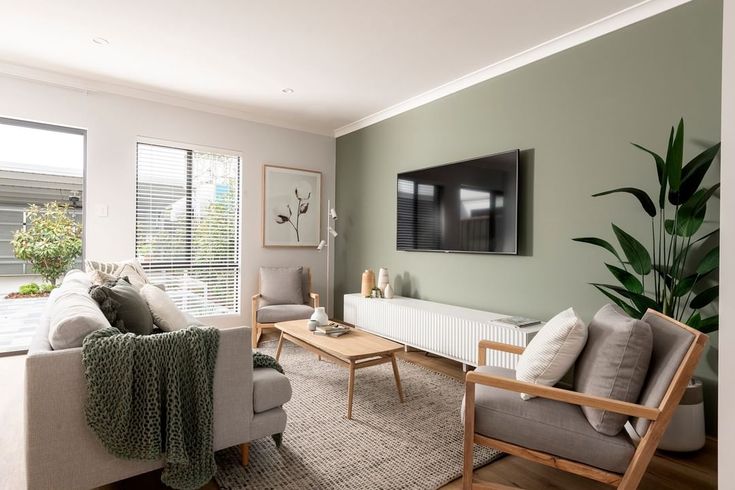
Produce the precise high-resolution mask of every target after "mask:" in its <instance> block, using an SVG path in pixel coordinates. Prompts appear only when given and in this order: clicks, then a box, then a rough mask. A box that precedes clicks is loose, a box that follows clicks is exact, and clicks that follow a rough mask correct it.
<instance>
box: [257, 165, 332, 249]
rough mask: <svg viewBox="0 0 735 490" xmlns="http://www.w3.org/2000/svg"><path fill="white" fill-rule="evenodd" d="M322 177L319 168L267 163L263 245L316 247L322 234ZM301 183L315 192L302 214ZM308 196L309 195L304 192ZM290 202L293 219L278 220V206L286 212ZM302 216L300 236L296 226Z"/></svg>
mask: <svg viewBox="0 0 735 490" xmlns="http://www.w3.org/2000/svg"><path fill="white" fill-rule="evenodd" d="M321 181H322V174H321V172H317V171H310V170H301V169H296V168H289V167H278V166H273V165H264V166H263V246H264V247H316V246H317V245H318V244H319V241H320V239H321V238H320V236H321V194H322V189H321ZM297 186H298V187H299V188H301V189H303V190H306V191H307V192H308V191H310V192H311V195H310V197H309V198H308V200H306V201H303V202H308V210H307V211H306V213H304V214H301V215H298V213H297V208H298V203H299V201H298V199H297V197H296V194H295V190H296V187H297ZM300 197H302V198H305V197H306V196H305V195H300ZM286 205H288V206H290V210H291V214H290V219H291V223H289V222H286V223H278V221H277V219H276V217H277V214H278V213H277V210H279V212H280V213H281V214H282V213H284V212H285V210H284V206H286ZM297 219H298V230H299V233H298V238H299V240H297V234H296V230H295V229H294V226H295V225H296V223H297Z"/></svg>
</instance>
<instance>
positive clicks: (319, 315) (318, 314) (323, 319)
mask: <svg viewBox="0 0 735 490" xmlns="http://www.w3.org/2000/svg"><path fill="white" fill-rule="evenodd" d="M311 319H312V320H314V321H316V322H319V325H327V324H328V323H329V317H328V316H327V311H326V310H325V309H324V307H323V306H319V307H318V308H317V309H315V310H314V313H313V314H312V315H311Z"/></svg>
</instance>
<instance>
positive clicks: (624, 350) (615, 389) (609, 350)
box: [574, 304, 653, 436]
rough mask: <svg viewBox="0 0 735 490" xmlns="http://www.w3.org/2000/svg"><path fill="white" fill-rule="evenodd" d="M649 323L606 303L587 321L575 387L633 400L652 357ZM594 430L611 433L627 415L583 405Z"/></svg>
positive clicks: (586, 391)
mask: <svg viewBox="0 0 735 490" xmlns="http://www.w3.org/2000/svg"><path fill="white" fill-rule="evenodd" d="M652 344H653V338H652V335H651V327H650V326H649V325H648V324H647V323H646V322H644V321H641V320H636V319H634V318H631V317H629V316H628V315H626V314H625V313H624V312H623V311H622V310H621V309H620V308H618V307H616V306H613V305H611V304H607V305H605V306H603V307H602V308H601V309H600V311H598V312H597V313H596V314H595V317H594V318H593V319H592V322H590V325H589V332H588V336H587V345H586V346H585V348H584V350H583V351H582V354H580V356H579V359H578V360H577V364H576V365H575V368H574V391H579V392H581V393H587V394H590V395H596V396H601V397H604V398H613V399H615V400H622V401H626V402H635V401H637V400H638V395H639V394H640V392H641V388H642V387H643V382H644V381H645V379H646V373H647V372H648V362H649V361H650V359H651V348H652ZM582 412H584V415H585V416H586V417H587V420H589V423H590V424H592V428H594V429H595V430H596V431H597V432H601V433H603V434H606V435H608V436H614V435H616V434H617V433H618V432H620V431H621V430H623V426H624V425H625V422H626V421H627V420H628V416H627V415H621V414H618V413H615V412H609V411H606V410H600V409H598V408H591V407H582Z"/></svg>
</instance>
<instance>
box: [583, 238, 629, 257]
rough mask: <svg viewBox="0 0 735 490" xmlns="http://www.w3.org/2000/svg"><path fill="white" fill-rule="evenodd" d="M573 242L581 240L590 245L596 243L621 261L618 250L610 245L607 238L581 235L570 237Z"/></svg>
mask: <svg viewBox="0 0 735 490" xmlns="http://www.w3.org/2000/svg"><path fill="white" fill-rule="evenodd" d="M572 240H574V241H575V242H581V243H589V244H591V245H597V246H598V247H602V248H604V249H605V250H607V251H608V252H610V253H611V254H613V255H614V256H615V257H616V258H617V259H618V260H619V261H620V262H622V261H623V259H621V258H620V255H618V251H617V250H615V247H613V246H612V245H610V242H608V241H607V240H603V239H602V238H595V237H581V238H572Z"/></svg>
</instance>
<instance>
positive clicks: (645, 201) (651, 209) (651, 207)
mask: <svg viewBox="0 0 735 490" xmlns="http://www.w3.org/2000/svg"><path fill="white" fill-rule="evenodd" d="M615 193H627V194H632V195H633V196H635V198H636V199H638V202H640V203H641V206H643V210H644V211H645V212H646V213H648V215H649V216H650V217H651V218H653V217H654V216H656V205H655V204H653V200H652V199H651V198H650V197H649V196H648V194H646V192H645V191H642V190H641V189H636V188H635V187H621V188H619V189H612V190H609V191H604V192H598V193H597V194H592V197H599V196H606V195H608V194H615Z"/></svg>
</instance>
